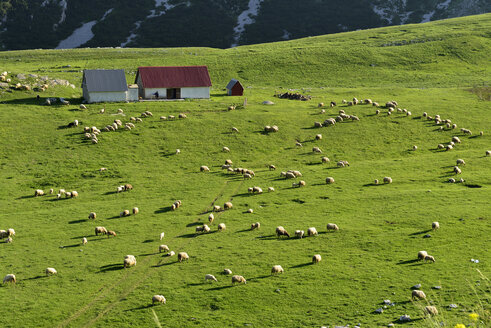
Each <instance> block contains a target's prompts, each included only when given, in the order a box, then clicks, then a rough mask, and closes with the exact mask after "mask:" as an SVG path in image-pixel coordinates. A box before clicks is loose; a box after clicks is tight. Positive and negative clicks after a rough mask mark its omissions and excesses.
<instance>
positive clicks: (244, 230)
mask: <svg viewBox="0 0 491 328" xmlns="http://www.w3.org/2000/svg"><path fill="white" fill-rule="evenodd" d="M250 231H253V230H251V229H243V230H237V231H236V232H235V233H243V232H250Z"/></svg>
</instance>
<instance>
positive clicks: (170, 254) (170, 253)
mask: <svg viewBox="0 0 491 328" xmlns="http://www.w3.org/2000/svg"><path fill="white" fill-rule="evenodd" d="M174 255H176V253H175V252H174V251H170V252H169V253H167V254H165V256H174Z"/></svg>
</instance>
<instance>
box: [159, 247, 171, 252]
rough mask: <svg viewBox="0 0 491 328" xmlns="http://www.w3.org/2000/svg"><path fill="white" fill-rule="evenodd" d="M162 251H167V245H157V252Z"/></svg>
mask: <svg viewBox="0 0 491 328" xmlns="http://www.w3.org/2000/svg"><path fill="white" fill-rule="evenodd" d="M162 251H166V252H168V251H169V247H168V246H167V245H159V253H162Z"/></svg>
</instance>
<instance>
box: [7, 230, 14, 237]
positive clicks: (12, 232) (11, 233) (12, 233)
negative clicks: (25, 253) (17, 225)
mask: <svg viewBox="0 0 491 328" xmlns="http://www.w3.org/2000/svg"><path fill="white" fill-rule="evenodd" d="M7 236H9V237H12V236H15V230H14V229H12V228H8V229H7Z"/></svg>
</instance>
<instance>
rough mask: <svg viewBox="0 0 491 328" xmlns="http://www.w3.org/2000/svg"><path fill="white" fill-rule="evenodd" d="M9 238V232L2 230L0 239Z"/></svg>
mask: <svg viewBox="0 0 491 328" xmlns="http://www.w3.org/2000/svg"><path fill="white" fill-rule="evenodd" d="M8 236H9V234H8V232H7V231H5V230H0V239H3V238H7V237H8Z"/></svg>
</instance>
